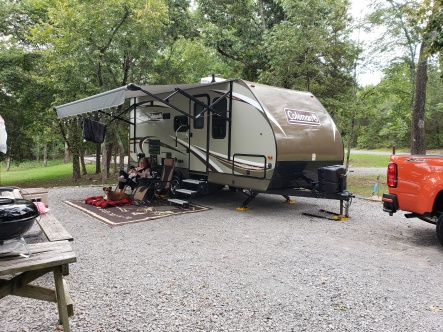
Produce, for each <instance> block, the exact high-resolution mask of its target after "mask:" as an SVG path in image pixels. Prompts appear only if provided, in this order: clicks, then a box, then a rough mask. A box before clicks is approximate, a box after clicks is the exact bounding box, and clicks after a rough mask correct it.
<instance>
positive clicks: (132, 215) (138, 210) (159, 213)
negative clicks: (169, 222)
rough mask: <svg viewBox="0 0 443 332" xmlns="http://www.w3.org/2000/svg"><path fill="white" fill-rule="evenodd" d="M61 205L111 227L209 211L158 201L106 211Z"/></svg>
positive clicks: (75, 202) (71, 203)
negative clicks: (74, 209) (70, 207)
mask: <svg viewBox="0 0 443 332" xmlns="http://www.w3.org/2000/svg"><path fill="white" fill-rule="evenodd" d="M63 203H65V204H67V205H69V206H72V207H74V208H76V209H78V210H80V211H82V212H83V213H85V214H87V215H88V216H90V217H92V218H94V219H96V220H98V221H101V222H104V223H106V224H108V225H111V226H120V225H127V224H132V223H136V222H141V221H148V220H154V219H159V218H163V217H169V216H175V215H180V214H187V213H195V212H201V211H208V210H210V208H208V207H205V206H201V205H195V204H190V205H189V207H187V208H183V207H180V206H174V205H169V203H168V202H164V201H160V200H154V201H153V202H152V203H150V204H149V205H146V206H136V205H127V206H114V207H110V208H106V209H102V208H100V207H98V206H94V205H89V204H86V203H85V201H84V200H66V201H63Z"/></svg>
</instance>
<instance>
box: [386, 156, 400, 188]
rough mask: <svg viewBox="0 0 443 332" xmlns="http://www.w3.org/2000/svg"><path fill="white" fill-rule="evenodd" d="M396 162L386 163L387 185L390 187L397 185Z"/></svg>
mask: <svg viewBox="0 0 443 332" xmlns="http://www.w3.org/2000/svg"><path fill="white" fill-rule="evenodd" d="M397 182H398V180H397V164H396V163H393V162H390V163H389V164H388V174H387V181H386V183H387V185H388V187H391V188H396V187H397Z"/></svg>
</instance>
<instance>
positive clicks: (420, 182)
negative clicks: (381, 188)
mask: <svg viewBox="0 0 443 332" xmlns="http://www.w3.org/2000/svg"><path fill="white" fill-rule="evenodd" d="M387 185H388V189H389V194H383V198H382V201H383V211H386V212H388V213H389V214H390V215H391V216H392V214H393V213H395V212H397V210H402V211H405V212H409V213H406V214H405V217H407V218H414V217H416V218H419V219H421V220H424V221H426V222H429V223H431V224H434V225H436V226H437V237H438V240H439V241H440V243H441V245H443V157H442V156H426V155H395V154H393V155H391V159H390V162H389V164H388V171H387Z"/></svg>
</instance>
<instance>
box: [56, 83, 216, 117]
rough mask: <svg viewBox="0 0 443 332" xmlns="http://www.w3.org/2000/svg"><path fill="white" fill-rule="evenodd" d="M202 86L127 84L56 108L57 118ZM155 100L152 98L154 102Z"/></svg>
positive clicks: (199, 84)
mask: <svg viewBox="0 0 443 332" xmlns="http://www.w3.org/2000/svg"><path fill="white" fill-rule="evenodd" d="M217 84H220V82H215V83H208V85H217ZM201 86H202V84H201V83H198V84H175V85H146V86H141V88H142V89H135V88H134V87H137V86H136V85H134V84H132V83H131V84H128V85H126V86H122V87H120V88H117V89H114V90H109V91H106V92H103V93H100V94H97V95H94V96H91V97H87V98H84V99H80V100H76V101H73V102H71V103H68V104H64V105H60V106H56V107H55V109H56V111H57V115H58V118H59V119H61V118H65V117H68V116H73V115H78V114H83V113H89V112H94V111H99V110H104V109H107V108H111V107H116V106H119V105H122V104H123V103H124V102H125V100H126V99H129V98H137V97H147V95H146V92H144V91H143V90H145V91H149V93H150V94H151V95H155V96H158V95H162V94H168V93H173V92H174V91H176V90H177V89H181V90H188V89H192V88H197V87H201ZM154 99H155V98H153V100H154Z"/></svg>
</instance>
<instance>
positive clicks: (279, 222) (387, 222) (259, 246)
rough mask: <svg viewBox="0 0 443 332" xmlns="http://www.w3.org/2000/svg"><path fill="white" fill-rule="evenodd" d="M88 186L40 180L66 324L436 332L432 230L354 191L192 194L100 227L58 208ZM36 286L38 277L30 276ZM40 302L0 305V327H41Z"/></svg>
mask: <svg viewBox="0 0 443 332" xmlns="http://www.w3.org/2000/svg"><path fill="white" fill-rule="evenodd" d="M100 191H101V188H100V187H70V188H57V189H53V188H51V189H49V202H50V203H49V207H50V209H51V211H52V213H53V214H54V215H55V216H56V217H57V218H58V219H59V221H60V222H61V223H62V224H63V225H64V226H65V228H66V229H67V230H68V231H69V232H70V233H71V234H72V235H73V237H74V242H72V246H73V248H74V250H75V252H76V254H77V263H74V264H71V265H70V274H69V276H67V277H66V280H67V282H68V285H69V288H70V293H71V296H72V300H73V302H74V312H75V315H74V316H73V317H71V318H70V324H71V329H72V331H88V332H89V331H442V330H443V282H442V280H443V248H442V247H441V246H440V244H439V243H438V240H437V237H436V233H435V226H433V225H430V224H427V223H425V222H423V221H420V220H418V219H406V218H404V216H403V215H402V214H401V213H397V214H396V215H394V216H393V217H389V216H388V215H387V214H386V213H384V212H382V209H381V203H380V202H373V201H366V200H364V199H354V201H353V203H352V206H351V209H350V216H351V218H350V219H349V220H346V221H334V220H328V219H322V218H315V217H312V216H306V215H303V213H304V212H306V213H311V214H316V213H317V212H318V211H319V210H320V209H325V210H329V211H337V212H338V208H339V203H338V202H337V201H331V200H321V199H314V198H297V197H294V199H295V200H296V204H284V203H283V202H284V198H283V197H281V196H271V195H258V196H257V198H256V199H255V200H253V201H252V202H251V203H250V204H249V207H250V208H251V209H250V210H249V211H237V210H236V209H235V208H236V207H238V206H240V205H241V203H242V202H243V200H244V199H245V198H246V196H245V195H243V194H242V193H231V192H220V193H219V194H217V195H208V196H203V197H197V198H196V199H195V203H196V204H202V205H204V206H208V207H210V208H211V209H210V210H209V211H205V212H203V213H195V214H183V215H177V216H172V217H166V218H162V219H158V220H150V221H145V222H140V223H136V224H130V225H125V226H121V227H109V226H108V225H106V224H103V223H100V222H98V221H97V220H94V219H92V218H90V217H88V216H87V215H85V214H83V213H82V212H80V211H78V210H76V209H74V208H71V207H69V206H66V205H65V204H63V203H61V202H62V201H64V200H67V199H81V198H84V197H87V196H92V195H100V194H101V193H100ZM42 282H43V283H45V282H47V284H48V285H50V284H51V283H50V280H45V278H43V280H42ZM57 319H58V315H57V308H56V305H55V304H54V303H49V302H47V303H46V302H41V301H36V300H31V299H25V298H19V297H13V296H9V297H6V298H3V299H2V300H0V330H1V331H3V332H9V331H10V332H17V331H42V332H43V331H45V332H47V331H54V330H56V329H57V328H60V327H59V326H58V325H57Z"/></svg>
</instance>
